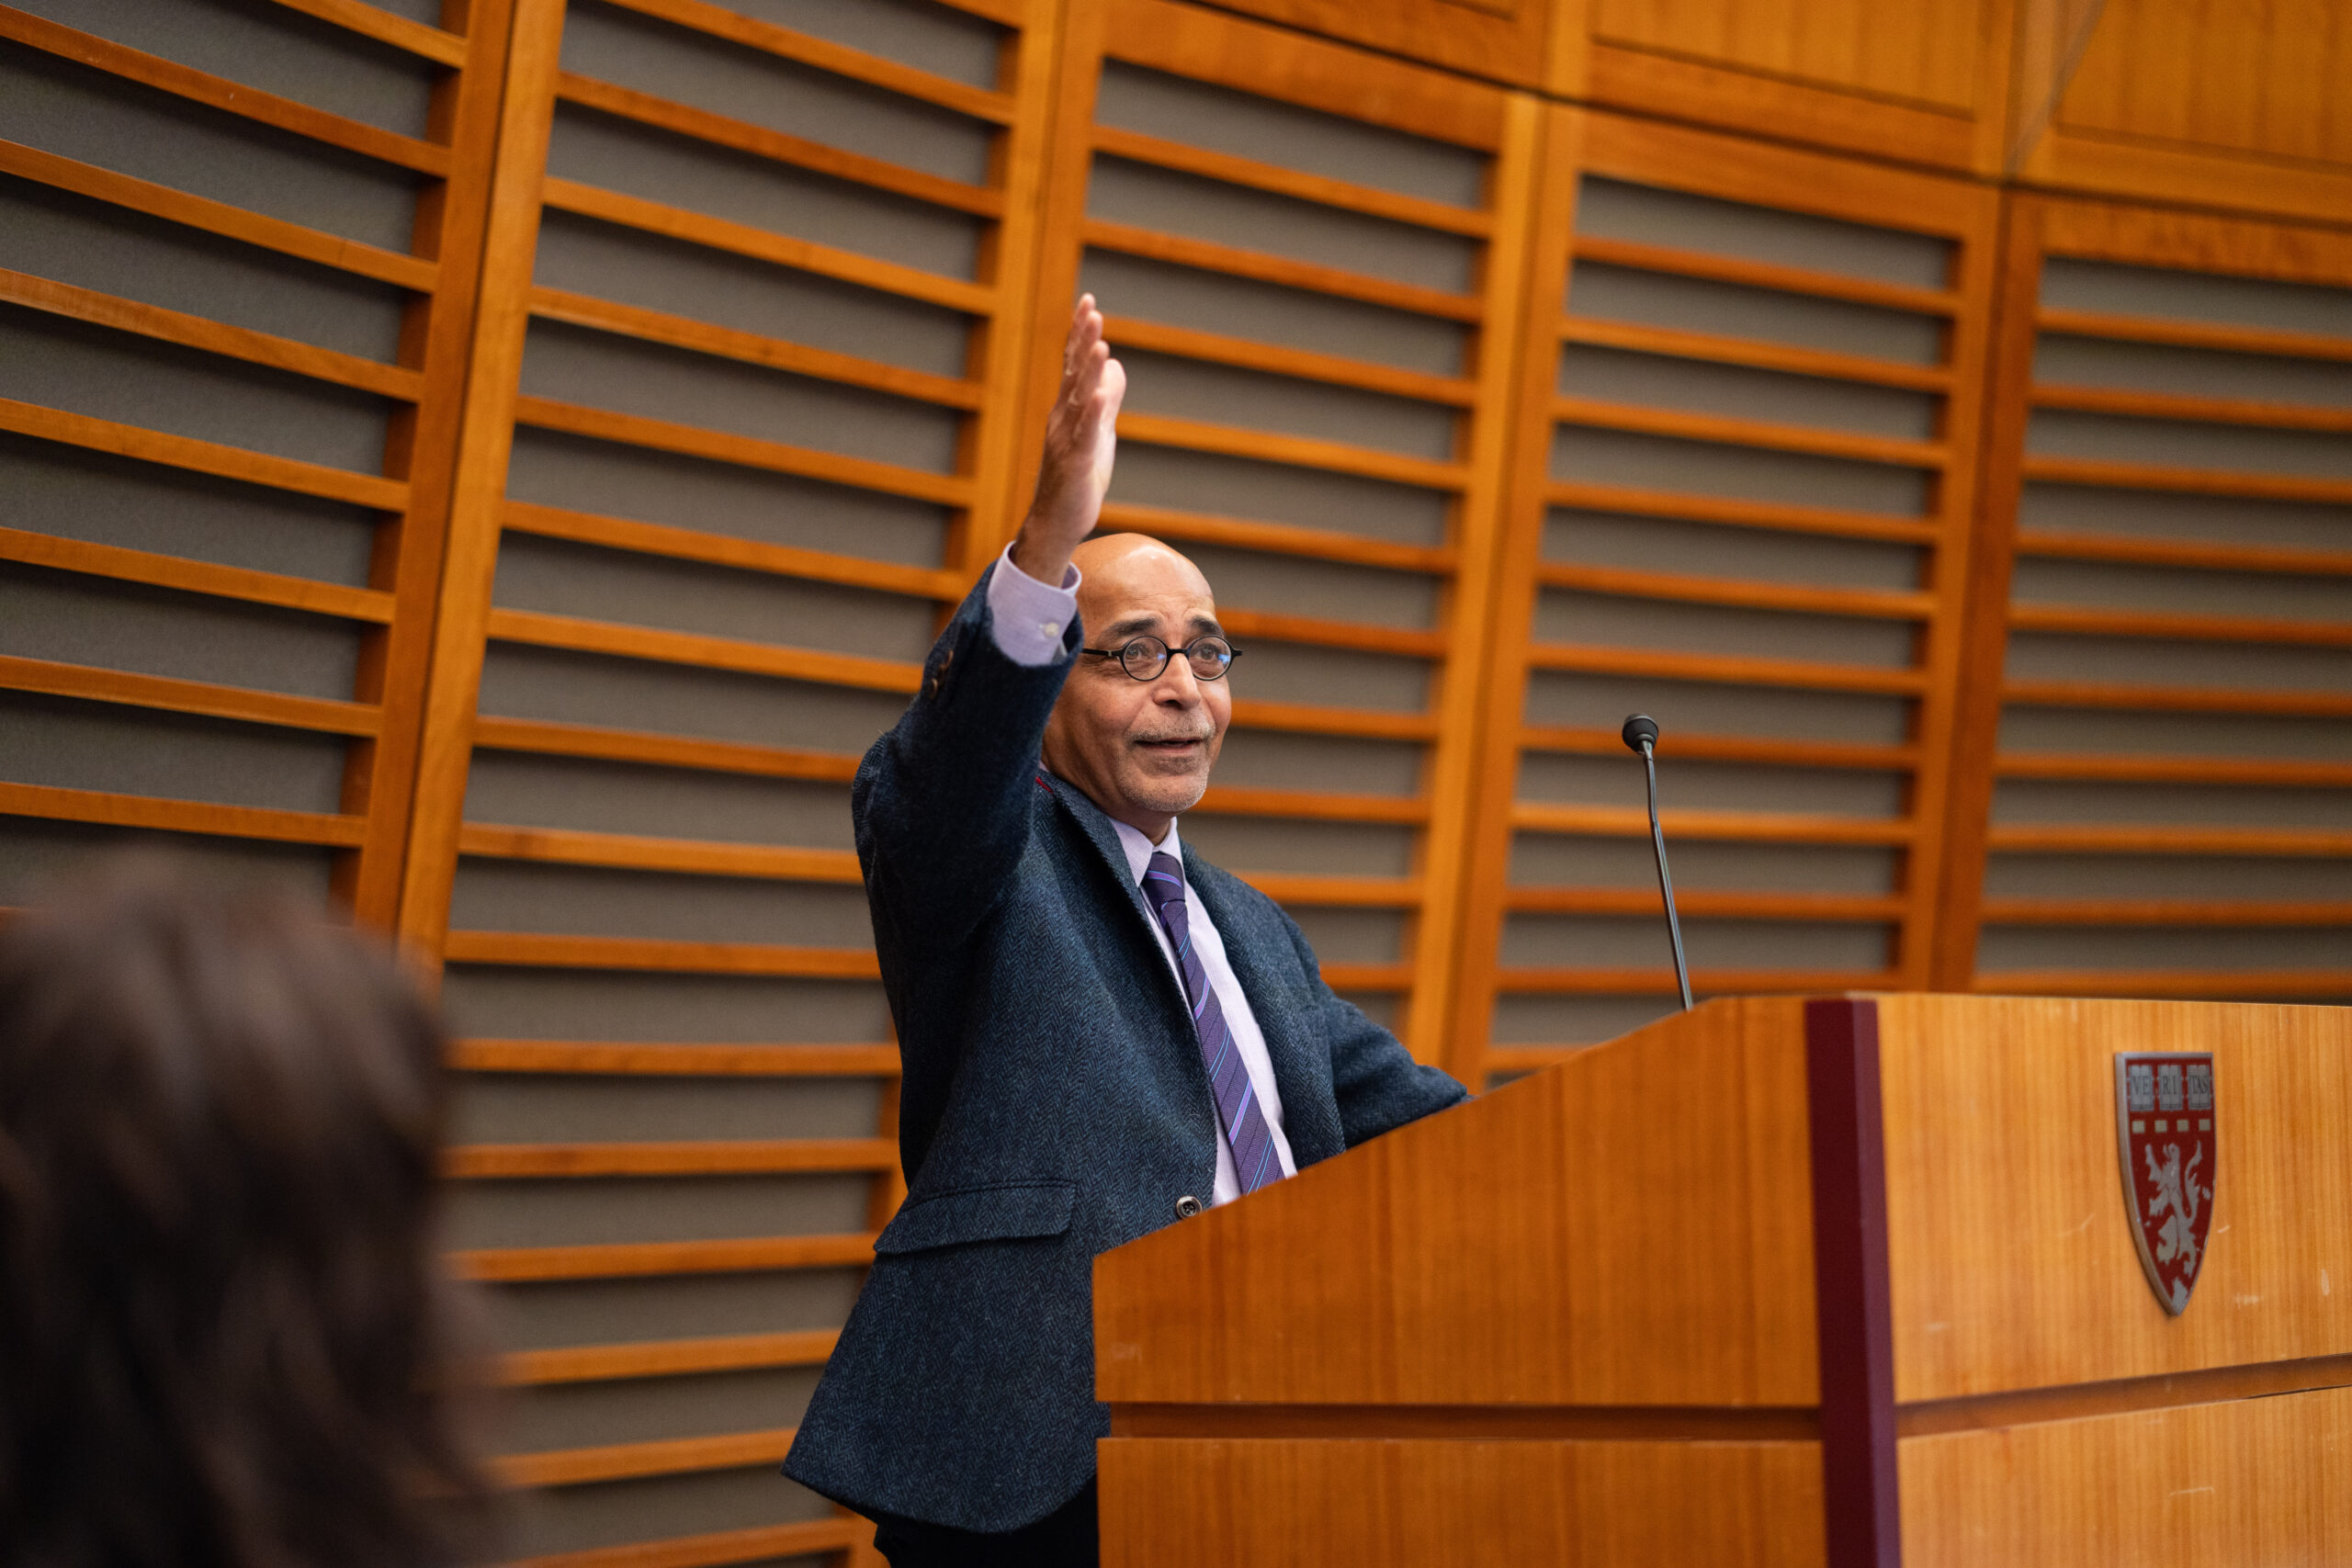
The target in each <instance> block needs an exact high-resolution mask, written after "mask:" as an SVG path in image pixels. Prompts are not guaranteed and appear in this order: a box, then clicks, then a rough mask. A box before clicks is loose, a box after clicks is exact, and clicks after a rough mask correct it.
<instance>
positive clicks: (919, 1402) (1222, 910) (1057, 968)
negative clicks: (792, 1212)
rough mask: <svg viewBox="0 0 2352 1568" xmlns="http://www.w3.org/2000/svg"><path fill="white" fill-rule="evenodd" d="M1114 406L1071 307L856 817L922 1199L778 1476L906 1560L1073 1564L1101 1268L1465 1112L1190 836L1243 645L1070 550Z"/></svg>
mask: <svg viewBox="0 0 2352 1568" xmlns="http://www.w3.org/2000/svg"><path fill="white" fill-rule="evenodd" d="M1125 387H1126V378H1125V371H1124V370H1123V369H1122V368H1121V367H1120V366H1119V364H1118V363H1117V362H1116V361H1115V360H1114V359H1112V358H1111V355H1110V349H1109V346H1108V345H1107V344H1104V343H1103V317H1102V314H1101V312H1100V311H1099V310H1096V308H1095V304H1094V300H1093V299H1092V297H1091V296H1089V297H1087V298H1084V299H1080V301H1079V304H1078V308H1077V310H1076V312H1075V314H1074V316H1073V318H1072V321H1071V325H1070V331H1069V342H1068V344H1067V347H1066V349H1065V352H1064V355H1063V368H1062V384H1061V389H1060V394H1059V396H1058V397H1057V400H1056V402H1055V405H1054V409H1053V412H1052V415H1051V419H1050V422H1049V424H1048V427H1047V433H1046V452H1045V460H1044V463H1043V465H1042V468H1041V470H1040V473H1039V476H1038V481H1037V492H1036V499H1035V502H1034V503H1033V504H1032V507H1031V510H1030V513H1029V515H1028V517H1027V519H1026V520H1025V521H1024V522H1023V525H1022V528H1021V534H1020V536H1019V537H1018V538H1017V539H1016V540H1015V541H1014V542H1013V544H1012V547H1010V548H1009V549H1008V550H1007V551H1006V552H1005V554H1004V556H1003V557H1002V558H1000V559H998V560H997V561H996V562H995V563H994V564H993V565H992V566H991V567H990V568H989V570H988V572H987V573H985V574H984V575H983V576H982V578H981V580H980V581H979V583H978V585H977V586H975V587H974V589H973V590H972V592H971V594H970V595H969V596H968V597H967V599H966V600H965V601H964V604H963V605H962V606H961V607H960V608H959V609H958V610H957V611H956V615H955V618H954V619H953V620H952V621H951V622H950V623H949V624H948V626H947V629H946V630H945V631H944V633H942V634H941V636H940V638H939V641H938V643H937V644H936V645H935V646H934V647H933V649H932V651H931V654H930V657H929V658H928V660H926V661H925V664H924V668H923V678H922V688H921V690H920V692H919V694H917V695H916V697H915V699H914V701H913V702H912V703H911V704H910V705H909V707H908V709H907V711H906V714H905V715H904V716H902V717H901V718H900V719H899V723H898V725H897V726H896V728H893V729H892V730H891V731H890V732H889V733H888V735H885V736H884V737H883V738H882V739H880V740H878V741H876V743H875V745H874V747H873V749H872V750H869V751H868V752H867V753H866V755H865V762H864V764H863V765H862V766H861V767H860V768H859V770H858V774H857V782H856V785H855V787H854V792H853V796H852V803H853V806H852V808H853V811H854V817H855V821H856V829H857V850H858V858H859V862H860V863H861V864H862V865H863V867H864V868H865V887H866V897H867V901H868V904H869V905H870V907H871V908H872V911H873V917H874V936H875V944H876V949H877V950H878V952H879V953H880V957H881V965H882V979H883V985H884V987H885V988H886V989H887V990H888V993H889V998H890V1007H891V1012H892V1015H893V1017H894V1018H895V1019H896V1021H897V1024H898V1030H899V1053H900V1056H901V1059H902V1061H903V1073H904V1076H903V1078H902V1081H901V1090H900V1094H901V1098H900V1109H899V1150H900V1154H901V1156H902V1157H903V1159H904V1161H905V1168H906V1172H907V1180H908V1194H907V1200H906V1202H905V1203H904V1204H903V1205H902V1206H901V1207H900V1208H899V1213H898V1215H897V1217H896V1218H895V1219H893V1220H892V1221H891V1223H890V1224H889V1226H888V1228H887V1229H886V1230H885V1231H884V1232H883V1233H882V1235H881V1237H880V1239H879V1240H878V1241H877V1242H876V1244H875V1262H874V1269H873V1271H872V1273H871V1275H870V1276H869V1277H868V1279H867V1281H866V1285H865V1292H864V1293H863V1294H862V1295H861V1296H860V1297H859V1299H858V1303H857V1307H856V1310H855V1311H854V1312H853V1313H852V1314H851V1315H850V1319H849V1323H848V1325H847V1326H846V1327H845V1328H844V1329H843V1330H842V1337H841V1342H840V1345H839V1347H838V1348H837V1349H836V1350H835V1351H834V1353H833V1357H832V1359H831V1362H830V1364H829V1365H828V1366H827V1368H826V1371H825V1375H824V1379H823V1381H822V1382H821V1383H820V1385H819V1387H818V1389H817V1393H816V1395H815V1397H814V1398H813V1399H812V1400H811V1402H810V1404H809V1411H808V1414H807V1416H806V1417H805V1418H804V1420H803V1421H802V1423H801V1427H800V1432H799V1437H798V1438H797V1441H796V1442H795V1443H794V1445H793V1449H792V1452H791V1455H790V1457H789V1458H788V1459H787V1460H786V1462H785V1470H786V1473H787V1474H789V1475H791V1476H793V1477H794V1478H795V1479H797V1480H798V1481H800V1482H802V1483H806V1484H807V1485H809V1486H810V1487H813V1488H814V1489H816V1490H817V1491H819V1492H820V1493H822V1494H824V1495H827V1496H829V1497H833V1498H836V1499H838V1500H840V1501H842V1502H843V1503H846V1504H848V1505H849V1506H852V1507H854V1508H856V1509H858V1510H860V1511H861V1512H863V1513H865V1514H867V1515H869V1516H871V1517H873V1518H875V1519H876V1522H877V1525H878V1527H879V1528H878V1530H877V1533H876V1544H877V1545H878V1546H879V1547H880V1548H881V1550H882V1551H884V1552H885V1554H886V1555H888V1558H889V1560H890V1562H892V1563H893V1564H894V1565H895V1568H910V1564H929V1563H951V1562H952V1563H956V1564H959V1565H969V1564H978V1563H987V1562H1020V1563H1023V1564H1060V1563H1092V1562H1094V1561H1095V1560H1096V1545H1095V1507H1094V1482H1093V1477H1094V1445H1095V1441H1096V1439H1097V1438H1102V1437H1103V1436H1105V1435H1107V1434H1108V1432H1109V1429H1110V1428H1109V1423H1108V1418H1107V1413H1106V1411H1105V1409H1104V1407H1103V1406H1102V1405H1101V1404H1097V1403H1096V1402H1095V1399H1094V1367H1093V1347H1092V1317H1091V1311H1092V1308H1091V1267H1092V1262H1093V1258H1094V1256H1095V1255H1096V1254H1097V1253H1100V1252H1104V1251H1107V1250H1109V1249H1110V1248H1112V1247H1117V1246H1120V1245H1121V1244H1122V1243H1125V1242H1127V1241H1130V1240H1133V1239H1134V1238H1135V1237H1136V1236H1138V1235H1143V1234H1145V1233H1146V1232H1148V1231H1152V1230H1156V1229H1158V1228H1159V1227H1160V1226H1162V1225H1166V1224H1172V1223H1174V1222H1175V1221H1178V1220H1182V1219H1185V1218H1187V1217H1189V1216H1191V1215H1193V1214H1195V1213H1199V1212H1200V1210H1201V1209H1202V1208H1203V1207H1204V1206H1205V1205H1207V1204H1211V1203H1221V1202H1227V1201H1232V1200H1233V1199H1235V1198H1238V1197H1240V1196H1242V1195H1244V1194H1246V1193H1248V1192H1250V1191H1253V1190H1256V1189H1257V1188H1259V1187H1262V1186H1264V1185H1266V1184H1267V1183H1269V1182H1272V1181H1276V1180H1279V1179H1282V1178H1283V1177H1285V1176H1288V1175H1291V1174H1293V1173H1294V1172H1295V1171H1296V1169H1297V1168H1299V1167H1300V1166H1304V1165H1308V1164H1312V1163H1313V1162H1315V1161H1317V1160H1319V1159H1325V1158H1328V1157H1329V1156H1333V1155H1336V1154H1339V1153H1340V1152H1341V1151H1342V1150H1344V1149H1346V1148H1348V1147H1350V1146H1351V1145H1357V1144H1361V1143H1363V1141H1364V1140H1365V1139H1367V1138H1372V1137H1375V1136H1377V1135H1378V1134H1382V1133H1385V1132H1387V1131H1389V1130H1390V1129H1392V1128H1394V1127H1397V1126H1399V1125H1402V1124H1403V1123H1404V1122H1409V1121H1411V1120H1413V1119H1414V1118H1416V1117H1420V1116H1426V1115H1428V1114H1430V1112H1431V1111H1441V1110H1443V1109H1444V1108H1446V1107H1447V1106H1449V1105H1453V1104H1454V1103H1456V1102H1458V1101H1459V1100H1463V1099H1464V1093H1463V1090H1462V1088H1461V1086H1460V1085H1458V1084H1456V1083H1455V1082H1454V1081H1453V1079H1452V1078H1449V1077H1446V1076H1445V1075H1444V1074H1442V1073H1441V1072H1439V1071H1437V1070H1436V1069H1435V1068H1431V1067H1424V1066H1418V1065H1417V1064H1415V1062H1414V1061H1413V1059H1412V1057H1411V1056H1410V1055H1408V1054H1407V1052H1406V1051H1405V1048H1404V1047H1403V1046H1402V1045H1401V1044H1399V1043H1397V1039H1396V1037H1395V1036H1394V1035H1392V1034H1390V1033H1389V1032H1387V1031H1386V1030H1385V1029H1383V1028H1381V1027H1380V1026H1379V1025H1378V1024H1376V1023H1374V1022H1373V1021H1371V1020H1370V1019H1368V1018H1366V1017H1365V1016H1364V1015H1363V1013H1362V1012H1360V1011H1359V1010H1356V1009H1355V1008H1354V1007H1352V1006H1351V1005H1350V1004H1349V1003H1347V1002H1345V1001H1343V1000H1341V999H1340V998H1339V997H1337V996H1335V995H1333V994H1332V992H1331V990H1330V988H1329V987H1327V986H1325V985H1324V983H1323V981H1322V979H1321V977H1320V975H1319V973H1318V971H1317V964H1316V959H1315V954H1314V952H1313V951H1312V950H1311V949H1310V948H1309V947H1308V946H1307V943H1306V938H1305V937H1304V936H1303V935H1302V934H1301V933H1300V931H1299V930H1298V928H1297V927H1296V926H1295V925H1294V924H1292V923H1291V921H1290V919H1288V918H1287V917H1286V916H1284V915H1283V912H1282V911H1281V910H1280V909H1279V908H1276V907H1275V906H1274V904H1273V903H1272V901H1271V900H1269V899H1268V898H1266V897H1264V896H1263V895H1262V894H1260V893H1258V892H1256V891H1254V890H1253V889H1251V888H1250V887H1249V886H1246V885H1245V884H1243V883H1242V882H1240V881H1239V880H1238V879H1236V878H1235V877H1233V876H1230V875H1228V874H1226V873H1224V872H1222V871H1219V870H1218V869H1217V868H1216V867H1215V866H1213V865H1210V864H1209V863H1207V862H1205V861H1204V860H1202V859H1201V858H1200V857H1199V856H1198V855H1197V854H1196V853H1194V852H1192V851H1191V850H1189V849H1188V848H1186V847H1185V846H1184V844H1183V843H1182V840H1181V838H1180V836H1179V833H1178V830H1177V827H1176V818H1178V817H1179V816H1180V815H1181V814H1182V813H1183V812H1184V811H1185V810H1187V809H1189V808H1190V807H1192V806H1193V804H1194V803H1195V802H1197V801H1198V800H1199V799H1200V797H1201V794H1202V792H1203V791H1204V789H1205V788H1206V787H1207V784H1208V776H1209V770H1210V768H1211V767H1212V766H1213V765H1214V764H1215V763H1216V756H1217V750H1218V747H1219V745H1220V743H1221V742H1222V740H1223V738H1224V734H1225V729H1226V726H1227V722H1228V720H1229V718H1230V716H1231V714H1232V697H1231V695H1230V690H1229V687H1228V685H1227V672H1228V671H1229V670H1230V669H1231V668H1232V666H1233V663H1234V661H1235V660H1236V659H1237V658H1238V656H1239V655H1238V650H1237V649H1234V648H1233V647H1232V645H1231V643H1230V642H1229V640H1228V639H1227V637H1225V635H1224V632H1223V630H1222V628H1221V627H1220V626H1219V625H1218V623H1217V619H1216V601H1215V599H1214V597H1213V596H1212V594H1211V592H1210V590H1209V585H1208V583H1207V581H1205V580H1204V578H1203V577H1202V575H1201V573H1200V571H1199V570H1198V569H1196V568H1195V567H1194V566H1193V564H1192V562H1190V561H1188V560H1186V559H1185V558H1183V557H1182V556H1180V555H1178V554H1177V553H1176V552H1175V551H1173V550H1170V549H1169V548H1168V547H1166V546H1164V545H1161V544H1159V543H1158V542H1157V541H1155V540H1151V539H1148V538H1144V537H1142V536H1137V535H1116V536H1107V537H1103V538H1096V539H1089V538H1088V537H1087V536H1088V535H1089V534H1090V533H1091V532H1092V530H1093V527H1094V524H1095V521H1096V518H1097V517H1098V515H1099V514H1100V512H1101V508H1102V504H1103V494H1104V492H1105V491H1106V490H1107V489H1108V487H1109V484H1110V479H1111V467H1112V457H1113V452H1114V445H1115V435H1114V423H1115V421H1116V418H1117V415H1118V410H1119V403H1120V400H1121V398H1122V397H1123V395H1124V393H1125ZM1081 541H1084V542H1083V543H1081Z"/></svg>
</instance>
